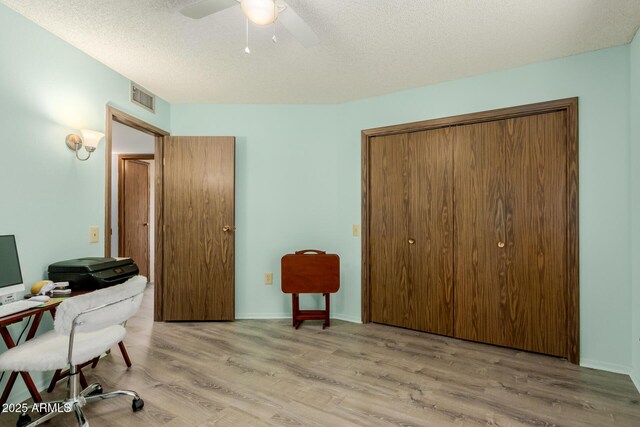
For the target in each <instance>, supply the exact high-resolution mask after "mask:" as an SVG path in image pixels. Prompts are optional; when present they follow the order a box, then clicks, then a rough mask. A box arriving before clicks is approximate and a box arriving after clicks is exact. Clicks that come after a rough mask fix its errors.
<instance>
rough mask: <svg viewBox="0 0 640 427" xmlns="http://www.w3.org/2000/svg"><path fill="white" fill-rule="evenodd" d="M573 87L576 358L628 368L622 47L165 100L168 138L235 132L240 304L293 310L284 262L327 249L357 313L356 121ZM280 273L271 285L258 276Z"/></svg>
mask: <svg viewBox="0 0 640 427" xmlns="http://www.w3.org/2000/svg"><path fill="white" fill-rule="evenodd" d="M573 96H579V97H580V256H581V272H580V274H581V289H580V308H581V344H582V362H583V363H584V364H585V365H588V366H594V367H599V368H603V369H609V370H614V371H621V372H628V371H629V369H630V366H631V346H630V345H629V337H630V336H631V307H630V304H629V301H630V298H631V287H630V271H631V265H630V255H629V254H630V251H629V237H628V236H629V233H630V216H629V212H630V204H629V191H630V187H629V173H630V171H629V162H628V156H629V110H628V108H629V47H628V46H622V47H616V48H612V49H607V50H602V51H597V52H592V53H588V54H583V55H579V56H574V57H570V58H564V59H559V60H554V61H549V62H545V63H540V64H534V65H529V66H525V67H521V68H516V69H512V70H507V71H503V72H497V73H491V74H486V75H482V76H477V77H473V78H468V79H464V80H458V81H454V82H448V83H444V84H439V85H434V86H429V87H425V88H420V89H413V90H409V91H405V92H400V93H395V94H391V95H386V96H381V97H376V98H370V99H364V100H359V101H354V102H349V103H346V104H341V105H334V106H299V105H292V106H281V105H273V106H269V105H266V106H255V105H227V106H224V105H172V114H171V119H172V120H171V128H172V132H173V134H174V135H237V136H238V152H237V190H236V195H237V196H236V197H237V223H238V242H237V247H236V253H237V258H238V259H237V264H236V271H237V281H236V289H237V290H236V293H237V302H236V307H237V313H238V315H239V316H241V317H245V316H247V317H249V316H251V317H253V316H269V315H271V314H274V313H275V314H282V313H286V312H288V310H289V301H288V299H287V298H286V297H284V296H283V295H282V294H281V293H280V291H279V289H278V286H277V284H278V283H279V277H278V275H277V273H278V271H279V259H280V257H281V256H282V254H284V253H286V252H289V251H291V250H293V249H296V248H302V247H308V246H315V247H319V248H323V249H327V250H331V251H335V252H337V253H338V254H340V256H341V261H342V289H341V291H340V292H339V293H338V294H337V295H336V296H335V298H334V301H333V309H334V311H335V313H336V314H337V316H338V317H342V318H346V319H359V318H360V239H358V238H354V237H352V235H351V226H352V224H354V223H356V224H357V223H359V222H360V131H361V130H362V129H367V128H371V127H378V126H384V125H391V124H397V123H405V122H410V121H415V120H424V119H429V118H436V117H445V116H451V115H455V114H463V113H469V112H474V111H482V110H487V109H493V108H500V107H509V106H514V105H521V104H527V103H532V102H538V101H547V100H553V99H559V98H565V97H573ZM265 271H274V272H276V276H275V278H274V282H275V283H276V285H274V286H273V287H266V286H264V285H263V284H262V274H263V273H264V272H265Z"/></svg>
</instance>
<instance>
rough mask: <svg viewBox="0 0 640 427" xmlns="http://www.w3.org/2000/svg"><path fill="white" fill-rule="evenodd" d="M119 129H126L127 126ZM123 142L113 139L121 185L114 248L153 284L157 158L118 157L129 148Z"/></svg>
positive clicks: (134, 155) (118, 194)
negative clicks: (154, 195) (154, 175)
mask: <svg viewBox="0 0 640 427" xmlns="http://www.w3.org/2000/svg"><path fill="white" fill-rule="evenodd" d="M116 125H117V123H116ZM120 126H121V127H124V125H120ZM117 127H118V126H116V129H117ZM136 132H137V131H136ZM116 133H117V132H116ZM145 136H147V135H145V134H141V135H140V137H145ZM124 141H125V140H123V139H119V138H118V137H114V147H113V151H114V154H113V156H114V157H115V156H117V157H118V162H117V171H116V170H115V169H116V165H115V162H114V166H113V168H114V171H113V172H114V173H117V177H116V178H114V181H115V180H116V179H117V181H118V190H117V194H116V192H115V191H113V193H112V201H113V202H114V204H115V202H116V201H117V209H118V210H117V218H118V221H117V227H118V231H117V233H116V232H115V231H114V232H113V234H112V236H111V239H112V247H114V248H115V247H117V248H118V256H119V257H129V258H132V259H133V260H134V261H135V263H136V264H137V265H138V268H139V269H140V275H142V276H145V277H147V278H148V279H149V281H150V282H153V280H154V272H153V265H154V261H155V253H154V250H153V247H154V231H153V229H154V221H153V220H152V218H153V212H154V210H155V206H154V205H155V204H154V200H153V193H154V185H153V171H154V168H155V161H154V155H153V154H119V152H120V151H122V150H124V149H125V148H126V146H125V147H123V146H120V144H121V143H122V142H124ZM150 148H151V150H153V141H151V144H150ZM114 210H115V209H114ZM114 226H115V224H114Z"/></svg>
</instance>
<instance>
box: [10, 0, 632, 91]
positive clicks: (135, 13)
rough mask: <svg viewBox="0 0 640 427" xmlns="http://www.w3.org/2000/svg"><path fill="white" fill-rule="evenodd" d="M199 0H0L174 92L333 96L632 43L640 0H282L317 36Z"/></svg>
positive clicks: (144, 81)
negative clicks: (203, 11)
mask: <svg viewBox="0 0 640 427" xmlns="http://www.w3.org/2000/svg"><path fill="white" fill-rule="evenodd" d="M195 1H197V0H135V1H132V0H110V1H108V0H107V1H105V0H0V2H2V3H4V4H6V5H8V6H9V7H11V8H13V9H15V10H16V11H18V12H19V13H21V14H23V15H24V16H26V17H27V18H29V19H31V20H32V21H34V22H36V23H37V24H39V25H41V26H42V27H44V28H46V29H47V30H49V31H51V32H52V33H54V34H56V35H58V36H59V37H61V38H62V39H64V40H66V41H68V42H69V43H71V44H72V45H74V46H76V47H78V48H80V49H81V50H83V51H85V52H86V53H88V54H89V55H91V56H93V57H94V58H96V59H98V60H99V61H101V62H103V63H104V64H106V65H107V66H109V67H111V68H113V69H114V70H116V71H118V72H120V73H122V74H123V75H125V76H126V77H128V78H130V79H132V80H134V81H136V82H138V83H139V84H141V85H142V86H144V87H146V88H147V89H149V90H151V91H153V92H155V93H156V94H157V95H159V96H161V97H163V98H165V99H166V100H168V101H170V102H174V103H337V102H342V101H347V100H352V99H357V98H363V97H368V96H373V95H380V94H384V93H389V92H394V91H398V90H402V89H408V88H412V87H418V86H424V85H427V84H432V83H437V82H442V81H447V80H453V79H457V78H461V77H465V76H470V75H476V74H480V73H485V72H489V71H495V70H500V69H505V68H511V67H515V66H519V65H524V64H528V63H532V62H538V61H542V60H547V59H552V58H558V57H562V56H568V55H572V54H576V53H580V52H586V51H591V50H596V49H601V48H606V47H610V46H615V45H620V44H624V43H628V42H629V41H630V40H631V39H632V38H633V35H634V33H635V32H636V30H637V28H638V26H639V25H640V0H396V1H390V0H287V2H288V4H289V5H290V6H291V7H293V8H294V10H295V11H296V12H297V13H298V14H299V15H300V16H301V17H302V18H304V19H305V20H306V21H307V22H308V24H309V25H310V26H311V28H312V29H313V30H314V31H315V32H316V34H317V35H318V36H319V37H320V40H321V42H320V44H319V45H317V46H314V47H312V48H308V49H307V48H304V47H303V46H301V45H300V44H299V43H298V42H297V41H296V40H294V39H293V38H292V37H291V36H290V35H289V34H288V33H286V30H284V29H283V28H282V27H280V28H278V30H277V31H278V37H279V43H278V44H273V43H271V41H270V37H271V29H270V28H259V27H256V26H253V25H252V27H251V43H250V44H251V52H252V53H251V55H246V54H245V53H244V52H243V49H244V20H243V16H242V13H241V10H240V8H239V7H237V6H234V7H232V8H230V9H227V10H224V11H222V12H219V13H217V14H215V15H211V16H208V17H206V18H203V19H201V20H198V21H195V20H191V19H189V18H186V17H184V16H182V15H181V14H180V13H179V10H180V9H181V8H182V7H184V6H186V5H189V4H193V3H194V2H195Z"/></svg>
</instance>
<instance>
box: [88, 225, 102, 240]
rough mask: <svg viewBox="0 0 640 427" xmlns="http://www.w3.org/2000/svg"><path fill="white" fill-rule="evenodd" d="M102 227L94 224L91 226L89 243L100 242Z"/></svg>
mask: <svg viewBox="0 0 640 427" xmlns="http://www.w3.org/2000/svg"><path fill="white" fill-rule="evenodd" d="M99 234H100V227H98V226H97V225H94V226H93V227H89V243H98V240H100V237H99Z"/></svg>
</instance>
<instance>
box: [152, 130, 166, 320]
mask: <svg viewBox="0 0 640 427" xmlns="http://www.w3.org/2000/svg"><path fill="white" fill-rule="evenodd" d="M155 156H156V157H155V158H156V159H160V160H159V161H157V162H155V164H154V171H155V177H154V178H153V179H154V184H155V187H154V196H155V198H156V200H155V206H154V211H155V212H154V213H155V224H154V228H153V231H154V233H155V236H154V237H153V243H154V245H155V252H154V263H153V264H154V265H153V268H154V275H153V276H154V284H155V292H154V296H155V300H154V310H153V320H155V321H161V320H164V308H163V300H162V295H163V289H164V288H163V287H162V285H163V283H164V282H163V280H162V279H163V275H162V273H163V271H164V267H163V266H164V197H163V196H164V191H163V188H164V137H161V136H156V138H155Z"/></svg>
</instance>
